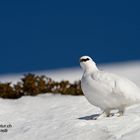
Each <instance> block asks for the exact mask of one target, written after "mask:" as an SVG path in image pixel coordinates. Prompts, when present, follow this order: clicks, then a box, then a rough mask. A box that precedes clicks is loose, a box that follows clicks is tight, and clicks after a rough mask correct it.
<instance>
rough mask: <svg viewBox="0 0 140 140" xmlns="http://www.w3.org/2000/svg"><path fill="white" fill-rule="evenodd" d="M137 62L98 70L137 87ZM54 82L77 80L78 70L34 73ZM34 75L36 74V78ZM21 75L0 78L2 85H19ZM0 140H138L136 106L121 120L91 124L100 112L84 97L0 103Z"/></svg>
mask: <svg viewBox="0 0 140 140" xmlns="http://www.w3.org/2000/svg"><path fill="white" fill-rule="evenodd" d="M139 64H140V62H135V63H132V62H131V63H123V64H113V65H104V66H103V65H102V66H100V69H103V70H105V71H110V72H113V73H116V74H119V75H122V76H126V77H127V78H129V79H130V80H132V81H134V82H135V83H136V84H137V85H138V86H140V78H139V75H140V65H139ZM38 73H40V74H41V75H42V74H45V75H47V76H49V77H51V78H53V79H54V80H70V81H75V80H79V79H80V78H81V76H82V71H81V70H80V69H77V68H76V69H66V70H63V71H61V70H60V71H52V72H38ZM38 73H37V74H38ZM21 77H22V76H21V75H17V76H15V75H8V76H0V81H2V82H7V81H11V82H16V81H19V79H20V78H21ZM0 107H1V108H0V140H26V139H27V140H28V139H29V140H72V139H73V140H93V139H94V140H106V139H108V140H116V139H117V140H132V139H135V140H139V138H140V105H135V106H132V107H129V108H127V110H126V112H125V114H124V116H122V117H116V116H114V117H110V118H102V119H99V120H93V118H94V117H95V116H97V115H99V114H100V113H101V112H100V109H99V108H97V107H95V106H92V105H90V104H89V103H88V101H87V100H86V98H85V97H84V96H62V95H58V94H57V95H52V94H42V95H39V96H35V97H29V96H26V97H22V98H20V99H18V100H7V99H6V100H4V99H0Z"/></svg>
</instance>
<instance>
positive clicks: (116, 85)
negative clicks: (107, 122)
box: [80, 56, 140, 117]
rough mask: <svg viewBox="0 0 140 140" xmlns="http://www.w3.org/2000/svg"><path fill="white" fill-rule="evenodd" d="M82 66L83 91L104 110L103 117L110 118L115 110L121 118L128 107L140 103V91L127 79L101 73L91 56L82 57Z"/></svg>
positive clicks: (88, 98)
mask: <svg viewBox="0 0 140 140" xmlns="http://www.w3.org/2000/svg"><path fill="white" fill-rule="evenodd" d="M80 65H81V67H82V69H83V71H84V73H83V76H82V79H81V88H82V91H83V93H84V95H85V97H86V98H87V100H88V101H89V102H90V103H91V104H92V105H95V106H97V107H99V108H100V109H101V110H103V114H101V116H106V117H109V116H110V111H111V110H113V109H117V110H118V115H119V116H121V115H123V113H124V111H125V108H126V107H127V106H130V105H133V104H137V103H140V89H139V88H138V87H137V86H136V85H135V84H134V83H133V82H131V81H130V80H128V79H127V78H124V77H121V76H117V75H115V74H112V73H107V72H104V71H100V70H99V69H98V68H97V66H96V64H95V62H94V61H93V60H92V59H91V58H90V57H89V56H82V57H81V58H80ZM101 116H100V117H101Z"/></svg>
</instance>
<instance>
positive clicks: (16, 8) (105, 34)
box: [0, 0, 140, 74]
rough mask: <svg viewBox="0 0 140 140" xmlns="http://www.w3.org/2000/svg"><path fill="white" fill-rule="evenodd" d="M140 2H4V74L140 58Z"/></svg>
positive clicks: (0, 19) (0, 32)
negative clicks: (82, 60) (84, 60)
mask: <svg viewBox="0 0 140 140" xmlns="http://www.w3.org/2000/svg"><path fill="white" fill-rule="evenodd" d="M139 5H140V2H139V1H104V0H100V1H81V0H77V1H53V0H52V1H43V0H34V1H31V0H28V1H25V0H20V1H15V0H13V1H10V0H3V1H0V13H1V14H0V49H1V55H0V60H1V65H0V74H3V73H17V72H30V71H34V70H35V71H36V70H48V69H56V68H63V67H72V66H78V65H79V62H78V60H79V57H80V56H81V55H90V56H91V57H93V59H94V60H95V61H96V62H97V63H110V62H120V61H129V60H139V59H140V8H139Z"/></svg>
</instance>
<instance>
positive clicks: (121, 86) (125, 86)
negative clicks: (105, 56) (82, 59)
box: [92, 71, 140, 99]
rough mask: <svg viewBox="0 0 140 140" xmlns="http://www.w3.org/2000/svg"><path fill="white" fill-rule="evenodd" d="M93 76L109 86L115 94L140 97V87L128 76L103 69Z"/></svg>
mask: <svg viewBox="0 0 140 140" xmlns="http://www.w3.org/2000/svg"><path fill="white" fill-rule="evenodd" d="M92 78H93V79H96V80H97V81H99V82H100V83H102V84H103V85H105V86H108V88H109V89H111V90H112V93H113V94H117V95H120V96H125V97H128V98H139V99H140V89H139V88H138V87H137V86H136V85H135V84H134V83H133V82H132V81H130V80H128V79H127V78H124V77H121V76H118V75H115V74H112V73H107V72H102V71H100V72H99V73H97V74H96V75H92Z"/></svg>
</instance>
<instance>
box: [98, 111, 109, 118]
mask: <svg viewBox="0 0 140 140" xmlns="http://www.w3.org/2000/svg"><path fill="white" fill-rule="evenodd" d="M103 117H110V110H108V109H106V110H104V111H103V112H102V113H101V115H100V116H99V117H98V118H97V119H101V118H103Z"/></svg>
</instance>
